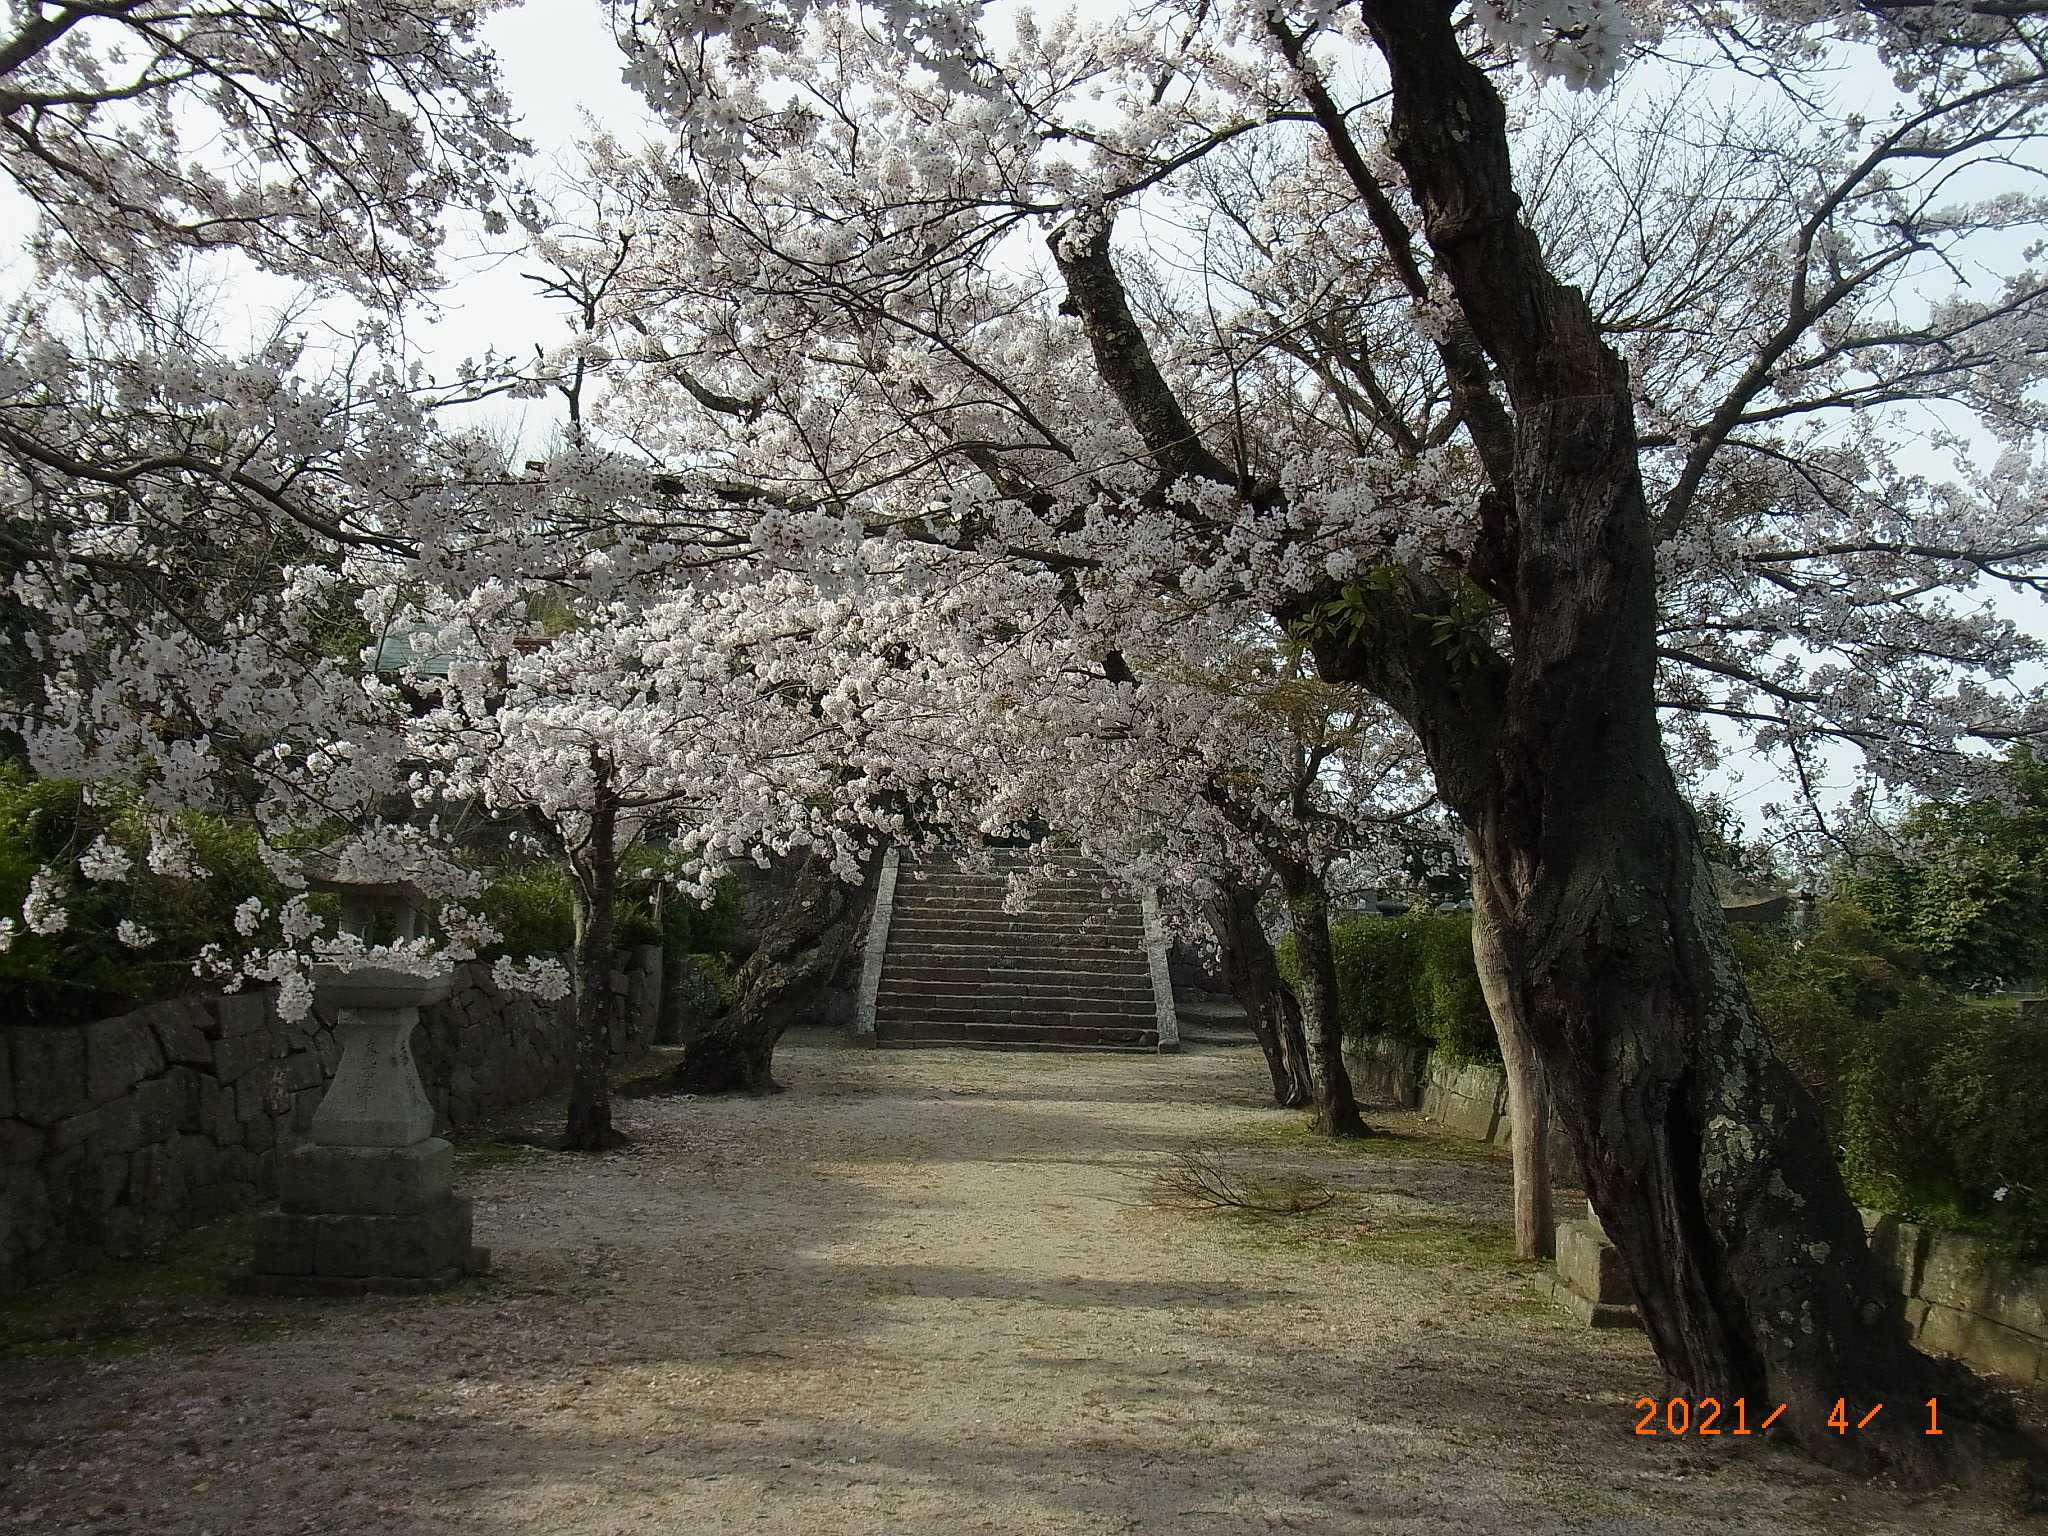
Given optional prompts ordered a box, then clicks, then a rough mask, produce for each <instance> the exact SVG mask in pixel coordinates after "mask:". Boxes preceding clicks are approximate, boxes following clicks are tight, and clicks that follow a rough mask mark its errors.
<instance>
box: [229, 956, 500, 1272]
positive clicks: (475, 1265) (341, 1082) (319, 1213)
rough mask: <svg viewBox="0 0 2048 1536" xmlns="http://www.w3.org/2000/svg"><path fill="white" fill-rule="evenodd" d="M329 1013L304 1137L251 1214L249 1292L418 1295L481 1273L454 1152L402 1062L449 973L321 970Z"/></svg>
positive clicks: (407, 1060) (483, 1260) (413, 1073)
mask: <svg viewBox="0 0 2048 1536" xmlns="http://www.w3.org/2000/svg"><path fill="white" fill-rule="evenodd" d="M319 982H320V993H321V996H322V998H323V1000H325V1001H329V1002H332V1003H334V1004H335V1005H336V1007H337V1010H338V1018H337V1028H336V1033H337V1034H339V1035H340V1037H341V1043H342V1058H341V1065H340V1066H339V1067H338V1068H337V1069H336V1071H335V1074H334V1081H333V1083H332V1084H331V1085H330V1086H329V1087H328V1090H327V1094H326V1097H325V1098H323V1099H322V1100H321V1101H320V1108H319V1111H318V1112H317V1113H316V1114H315V1115H314V1116H313V1126H312V1140H311V1141H310V1142H308V1143H307V1144H306V1145H304V1146H301V1147H298V1148H295V1149H294V1150H293V1151H291V1152H289V1153H287V1154H286V1155H285V1158H284V1161H283V1166H282V1169H281V1173H280V1178H279V1197H280V1205H281V1208H280V1209H279V1210H276V1211H270V1212H266V1213H265V1214H264V1215H263V1216H262V1217H260V1218H259V1221H260V1226H259V1228H258V1232H257V1240H256V1263H255V1267H254V1270H253V1272H252V1273H251V1274H250V1276H249V1279H248V1288H249V1289H250V1290H254V1291H258V1292H262V1293H265V1294H268V1295H274V1296H276V1295H283V1296H308V1295H314V1296H336V1295H342V1296H346V1295H360V1294H362V1293H364V1292H368V1291H399V1292H408V1291H430V1290H437V1289H439V1288H440V1287H442V1286H445V1285H452V1284H454V1283H455V1282H456V1281H457V1280H460V1279H461V1278H462V1277H463V1276H464V1275H466V1274H477V1273H481V1272H482V1270H483V1269H484V1267H485V1265H486V1264H487V1262H488V1255H486V1254H484V1253H483V1252H482V1251H481V1250H478V1249H473V1248H471V1247H470V1241H469V1239H470V1205H469V1201H468V1200H466V1199H464V1198H463V1197H461V1196H459V1195H457V1194H455V1193H454V1192H453V1190H452V1189H451V1187H450V1185H451V1180H452V1178H453V1175H454V1171H455V1149H454V1148H453V1147H451V1146H449V1144H448V1143H447V1142H445V1141H443V1140H442V1139H441V1138H440V1137H438V1136H436V1135H434V1134H433V1132H434V1109H433V1105H432V1104H430V1103H429V1102H428V1101H427V1096H426V1093H425V1091H424V1090H423V1089H422V1088H421V1087H420V1077H419V1071H418V1069H417V1068H416V1067H415V1066H414V1065H413V1059H412V1043H411V1041H412V1032H413V1030H414V1028H416V1027H417V1026H418V1024H419V1018H420V1015H419V1010H420V1008H421V1006H422V1005H423V1004H426V1003H432V1002H438V1001H440V1000H441V999H442V998H444V997H446V996H447V995H448V992H449V989H450V978H448V977H445V976H442V977H426V976H412V975H407V974H404V973H401V972H396V971H385V970H378V969H371V968H365V969H358V970H353V971H348V972H331V971H324V970H323V974H322V975H321V976H320V978H319Z"/></svg>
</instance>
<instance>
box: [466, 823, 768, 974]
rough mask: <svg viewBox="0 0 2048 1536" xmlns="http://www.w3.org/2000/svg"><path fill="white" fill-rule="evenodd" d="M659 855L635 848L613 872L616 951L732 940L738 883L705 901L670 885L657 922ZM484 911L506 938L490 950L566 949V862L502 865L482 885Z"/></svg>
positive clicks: (569, 919)
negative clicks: (690, 897) (681, 894)
mask: <svg viewBox="0 0 2048 1536" xmlns="http://www.w3.org/2000/svg"><path fill="white" fill-rule="evenodd" d="M664 858H665V855H663V854H662V852H661V851H660V850H659V849H652V848H642V849H636V850H634V852H633V854H632V855H630V856H629V858H628V860H627V861H624V863H623V865H622V867H621V869H620V871H619V881H618V895H617V900H616V905H615V906H614V908H613V913H612V942H613V943H614V944H615V945H616V946H617V947H618V948H619V949H621V950H624V949H629V948H631V947H632V946H634V945H636V944H659V945H661V946H662V948H663V949H664V950H665V951H666V952H667V953H669V954H671V955H684V954H690V953H693V952H699V951H702V952H706V953H711V952H723V951H726V950H729V949H730V948H731V947H732V944H733V941H734V938H735V929H736V927H737V923H738V918H739V889H738V886H737V885H736V884H735V883H734V882H732V881H730V880H727V881H723V882H721V883H720V885H719V887H718V890H717V894H716V895H715V896H714V897H713V899H712V903H711V905H710V906H709V907H708V908H705V907H700V906H698V905H697V903H696V902H694V901H691V900H688V899H687V898H684V897H678V896H676V895H675V894H674V893H673V892H670V893H669V894H668V896H667V899H665V900H664V901H663V902H662V904H661V921H660V922H659V923H657V922H656V921H655V915H654V914H655V903H654V880H653V877H654V876H655V874H656V873H657V872H658V871H659V870H660V868H661V866H662V862H663V859H664ZM482 905H483V910H484V915H485V916H486V917H488V918H489V919H490V922H491V925H492V926H493V927H495V928H496V929H497V930H498V931H499V932H500V933H501V934H503V935H504V938H503V939H502V941H501V942H500V943H498V944H497V945H496V946H494V948H493V950H492V953H494V954H496V953H504V954H508V955H515V956H523V955H566V954H567V953H568V952H569V949H570V947H571V945H573V944H574V943H575V939H576V923H575V916H574V912H573V910H572V908H571V905H570V899H569V871H568V868H567V867H566V866H565V865H563V864H562V863H560V862H559V861H554V860H535V861H533V862H531V863H526V864H512V865H506V866H504V867H503V868H501V869H499V870H497V871H496V872H495V873H493V874H492V875H491V877H490V879H489V881H488V882H487V883H486V884H485V886H484V894H483V903H482Z"/></svg>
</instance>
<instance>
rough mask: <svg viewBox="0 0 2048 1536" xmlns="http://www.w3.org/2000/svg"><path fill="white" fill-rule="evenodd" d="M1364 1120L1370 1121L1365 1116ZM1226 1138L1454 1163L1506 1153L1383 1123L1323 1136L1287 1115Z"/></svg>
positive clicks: (1492, 1159) (1285, 1148) (1277, 1147)
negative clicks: (1364, 1133)
mask: <svg viewBox="0 0 2048 1536" xmlns="http://www.w3.org/2000/svg"><path fill="white" fill-rule="evenodd" d="M1367 1124H1372V1122H1371V1121H1370V1120H1368V1121H1367ZM1229 1140H1230V1141H1232V1142H1234V1143H1236V1144H1238V1145H1240V1146H1247V1147H1266V1148H1270V1149H1272V1150H1274V1151H1280V1152H1315V1153H1320V1154H1323V1155H1326V1156H1336V1157H1374V1156H1380V1157H1385V1156H1393V1157H1409V1158H1414V1157H1428V1158H1438V1159H1441V1160H1443V1161H1445V1162H1454V1163H1497V1162H1502V1161H1505V1159H1506V1155H1507V1154H1506V1152H1505V1150H1504V1149H1501V1148H1496V1147H1494V1146H1493V1145H1492V1144H1491V1143H1490V1142H1484V1141H1471V1140H1467V1139H1466V1138H1464V1137H1459V1136H1426V1135H1422V1134H1419V1133H1418V1132H1415V1131H1408V1130H1396V1129H1392V1128H1389V1127H1388V1126H1385V1125H1373V1134H1372V1135H1371V1136H1368V1137H1365V1138H1363V1139H1359V1138H1355V1137H1331V1136H1325V1135H1323V1134H1322V1133H1321V1132H1319V1131H1317V1130H1316V1129H1315V1128H1314V1127H1313V1126H1311V1125H1310V1124H1309V1123H1308V1121H1307V1120H1305V1119H1301V1120H1297V1119H1291V1118H1290V1119H1286V1120H1258V1121H1254V1122H1253V1123H1252V1124H1250V1125H1246V1126H1242V1127H1240V1128H1239V1129H1237V1130H1236V1131H1234V1132H1232V1133H1231V1135H1230V1137H1229Z"/></svg>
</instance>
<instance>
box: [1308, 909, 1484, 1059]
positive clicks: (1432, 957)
mask: <svg viewBox="0 0 2048 1536" xmlns="http://www.w3.org/2000/svg"><path fill="white" fill-rule="evenodd" d="M1330 947H1331V950H1332V952H1333V954H1334V955H1335V957H1336V961H1337V994H1338V999H1339V1004H1340V1007H1341V1009H1342V1013H1343V1021H1344V1034H1345V1038H1347V1039H1350V1040H1361V1039H1364V1038H1366V1037H1367V1036H1375V1035H1377V1036H1385V1037H1390V1038H1393V1039H1397V1040H1412V1041H1415V1042H1417V1043H1419V1044H1423V1045H1427V1046H1429V1047H1430V1048H1431V1049H1433V1050H1436V1051H1439V1052H1441V1053H1442V1054H1443V1055H1444V1056H1445V1057H1446V1058H1447V1059H1448V1060H1451V1061H1453V1062H1456V1063H1458V1064H1459V1065H1461V1066H1462V1065H1467V1064H1470V1063H1473V1062H1490V1061H1499V1060H1500V1044H1499V1041H1498V1040H1497V1039H1496V1038H1495V1036H1494V1032H1493V1020H1492V1018H1491V1017H1490V1016H1489V1015H1488V1013H1487V1011H1486V999H1485V998H1484V997H1482V996H1481V995H1480V991H1479V974H1478V972H1477V971H1476V970H1475V969H1474V967H1473V964H1472V919H1471V918H1470V917H1469V916H1467V915H1466V914H1464V913H1462V912H1409V913H1406V914H1404V915H1403V916H1400V917H1349V918H1343V919H1341V920H1339V921H1337V922H1334V923H1332V924H1331V925H1330ZM1280 969H1281V974H1282V975H1284V976H1285V977H1286V978H1287V980H1288V981H1289V982H1290V983H1291V984H1293V985H1294V986H1296V987H1297V988H1299V986H1300V964H1299V961H1298V959H1297V958H1296V955H1295V950H1294V939H1293V936H1292V935H1289V936H1288V937H1287V938H1286V939H1285V940H1283V941H1282V943H1281V945H1280Z"/></svg>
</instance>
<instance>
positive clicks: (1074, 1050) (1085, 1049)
mask: <svg viewBox="0 0 2048 1536" xmlns="http://www.w3.org/2000/svg"><path fill="white" fill-rule="evenodd" d="M875 1044H876V1045H878V1046H880V1047H882V1049H884V1050H889V1051H915V1050H954V1051H1055V1052H1064V1053H1066V1054H1069V1055H1100V1056H1155V1055H1157V1054H1158V1052H1159V1046H1158V1044H1157V1043H1156V1042H1155V1043H1153V1044H1151V1045H1093V1044H1088V1043H1085V1042H1073V1041H1065V1040H924V1039H913V1038H910V1037H907V1036H906V1037H902V1038H896V1039H885V1038H882V1037H881V1036H877V1037H876V1039H875Z"/></svg>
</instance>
